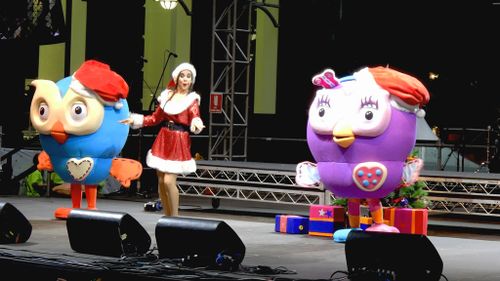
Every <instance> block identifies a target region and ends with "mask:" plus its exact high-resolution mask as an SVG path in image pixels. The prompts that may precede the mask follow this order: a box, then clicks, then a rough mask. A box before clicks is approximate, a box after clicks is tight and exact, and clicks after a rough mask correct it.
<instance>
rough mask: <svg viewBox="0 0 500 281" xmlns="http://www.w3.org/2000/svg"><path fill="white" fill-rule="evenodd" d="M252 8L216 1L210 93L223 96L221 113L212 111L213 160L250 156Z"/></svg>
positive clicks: (233, 0)
mask: <svg viewBox="0 0 500 281" xmlns="http://www.w3.org/2000/svg"><path fill="white" fill-rule="evenodd" d="M252 5H253V1H241V0H240V1H238V0H214V1H213V21H212V64H211V77H210V82H211V89H210V93H211V94H222V110H221V112H217V113H214V112H210V124H209V128H208V129H209V140H208V143H209V149H208V158H209V159H212V160H246V157H247V136H248V128H247V126H248V96H249V93H248V92H249V75H250V62H251V59H250V49H251V46H250V39H251V28H252V23H251V21H252V13H251V11H252V10H253V8H252Z"/></svg>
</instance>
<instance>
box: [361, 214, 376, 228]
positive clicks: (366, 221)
mask: <svg viewBox="0 0 500 281" xmlns="http://www.w3.org/2000/svg"><path fill="white" fill-rule="evenodd" d="M372 223H373V218H372V217H360V218H359V227H360V228H361V229H363V230H366V229H367V228H368V227H370V226H371V225H372Z"/></svg>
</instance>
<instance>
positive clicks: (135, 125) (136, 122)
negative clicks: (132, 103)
mask: <svg viewBox="0 0 500 281" xmlns="http://www.w3.org/2000/svg"><path fill="white" fill-rule="evenodd" d="M130 117H132V121H133V122H132V124H130V127H131V128H132V129H139V128H142V126H143V124H144V115H142V114H137V113H132V114H130Z"/></svg>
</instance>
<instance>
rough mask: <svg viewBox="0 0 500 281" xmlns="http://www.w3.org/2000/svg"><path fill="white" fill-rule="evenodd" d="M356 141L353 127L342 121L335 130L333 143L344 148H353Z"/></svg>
mask: <svg viewBox="0 0 500 281" xmlns="http://www.w3.org/2000/svg"><path fill="white" fill-rule="evenodd" d="M355 139H356V137H355V136H354V133H353V132H352V128H351V126H349V125H348V124H347V123H346V122H343V121H340V122H339V124H337V126H335V128H334V129H333V141H334V142H335V143H336V144H338V145H339V146H341V147H343V148H348V147H349V146H351V144H352V143H353V142H354V140H355Z"/></svg>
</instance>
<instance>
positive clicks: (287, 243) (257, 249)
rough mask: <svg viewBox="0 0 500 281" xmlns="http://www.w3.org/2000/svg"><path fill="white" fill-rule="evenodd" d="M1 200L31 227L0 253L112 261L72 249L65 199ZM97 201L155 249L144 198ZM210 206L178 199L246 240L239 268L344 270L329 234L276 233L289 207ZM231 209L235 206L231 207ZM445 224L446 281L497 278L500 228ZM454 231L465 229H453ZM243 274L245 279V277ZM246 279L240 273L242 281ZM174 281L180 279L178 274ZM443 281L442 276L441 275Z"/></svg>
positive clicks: (187, 213) (438, 233)
mask: <svg viewBox="0 0 500 281" xmlns="http://www.w3.org/2000/svg"><path fill="white" fill-rule="evenodd" d="M0 201H1V202H8V203H10V204H12V205H13V206H15V207H16V208H17V209H18V210H19V211H20V212H21V213H22V214H23V215H24V216H26V218H27V219H28V220H29V221H30V223H31V224H32V227H33V230H32V234H31V236H30V238H29V239H28V241H27V242H25V243H19V244H4V245H0V252H1V253H4V254H6V253H8V254H12V255H14V256H15V255H17V254H20V255H31V256H36V255H42V254H43V255H44V256H51V255H53V256H54V257H56V256H57V257H63V258H64V259H66V260H72V259H74V260H75V261H79V260H81V259H86V260H96V261H99V260H103V261H104V260H108V259H114V258H107V257H106V258H105V257H102V256H93V255H87V254H81V253H77V252H75V251H74V250H72V249H71V246H70V243H69V239H68V234H67V230H66V221H64V220H56V219H54V217H53V212H54V210H55V209H56V208H57V207H69V206H70V204H71V203H70V199H69V198H59V197H40V198H27V197H17V196H2V197H0ZM84 202H85V201H84ZM97 204H98V205H97V206H98V208H99V210H100V211H114V212H125V213H128V214H129V215H131V216H132V217H133V218H135V219H136V220H137V221H138V222H139V223H140V224H141V225H142V226H143V227H144V228H145V229H146V231H147V232H148V233H149V235H150V236H151V242H152V243H151V248H154V247H156V241H155V226H156V224H157V222H158V220H159V219H160V218H161V217H162V213H161V212H148V211H144V208H143V206H144V202H141V201H140V200H117V199H107V198H106V199H104V198H101V199H99V200H98V202H97ZM231 204H238V203H237V202H236V203H231ZM208 205H209V203H208V202H207V201H205V202H202V201H200V200H197V199H196V198H193V199H191V198H186V197H182V198H181V210H180V216H182V217H192V218H200V219H214V220H222V221H224V222H226V223H227V224H228V225H229V226H230V227H231V228H232V229H233V230H234V231H235V232H236V233H237V234H238V236H239V237H240V239H241V240H242V241H243V243H244V244H245V247H246V253H245V257H244V259H243V261H242V263H241V265H242V266H243V267H247V268H255V267H256V266H258V265H260V266H267V267H270V268H271V269H277V268H281V269H287V270H289V271H290V272H289V273H283V274H279V275H273V274H270V275H267V276H271V278H270V279H272V278H274V277H283V278H290V279H309V280H315V279H316V280H320V279H329V278H330V277H331V275H332V274H333V273H334V272H336V271H347V267H346V257H345V244H342V243H335V242H334V241H333V240H332V239H331V238H323V237H317V236H309V235H298V234H283V233H277V232H275V231H274V215H276V214H286V213H287V212H288V211H287V210H278V209H277V210H272V209H266V210H265V211H264V210H262V209H260V210H259V212H249V211H248V206H247V207H246V208H247V210H246V211H245V210H243V209H241V210H240V211H235V210H234V209H237V208H236V207H235V208H229V207H227V206H226V207H224V206H223V208H221V209H218V210H216V211H214V210H212V209H211V207H209V206H208ZM230 209H233V210H231V211H230ZM256 209H258V207H256ZM303 211H304V210H300V211H299V212H296V213H300V212H303ZM273 212H274V214H273ZM288 213H289V212H288ZM443 225H444V224H441V225H440V226H438V225H436V227H434V226H433V224H430V225H429V236H428V237H429V239H430V241H431V242H432V244H433V245H434V247H435V248H436V249H437V251H438V253H439V255H440V257H441V259H442V260H443V265H444V268H443V275H444V276H445V277H446V278H447V280H450V281H451V280H455V281H456V280H482V281H486V280H500V267H499V266H498V265H499V260H500V235H499V234H500V231H495V230H494V229H493V231H481V230H480V229H478V228H474V229H470V230H469V231H467V229H466V227H465V226H464V227H463V228H461V227H460V226H455V228H453V227H450V228H446V227H444V226H443ZM457 229H458V230H460V229H461V230H463V231H456V230H457ZM413 254H414V253H411V252H407V251H405V249H404V248H402V249H397V251H394V255H400V256H401V258H402V259H404V258H405V257H409V256H412V255H413ZM75 263H76V262H75ZM256 276H261V275H256ZM342 276H344V275H342V274H340V275H336V276H333V278H332V279H334V278H339V277H342ZM245 278H247V279H249V278H248V276H246V277H245ZM245 278H244V277H243V276H242V279H245ZM270 279H267V280H270ZM32 280H36V278H34V279H32ZM177 280H182V278H180V279H177ZM334 280H337V279H334ZM441 280H446V279H445V278H444V277H442V278H441Z"/></svg>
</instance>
